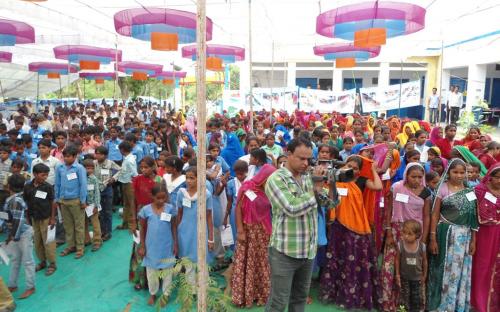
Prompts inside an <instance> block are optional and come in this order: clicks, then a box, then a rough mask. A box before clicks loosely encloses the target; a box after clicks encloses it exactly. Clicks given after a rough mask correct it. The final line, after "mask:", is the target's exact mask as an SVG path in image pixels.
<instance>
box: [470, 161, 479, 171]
mask: <svg viewBox="0 0 500 312" xmlns="http://www.w3.org/2000/svg"><path fill="white" fill-rule="evenodd" d="M469 165H471V167H474V168H477V169H479V171H481V164H480V163H478V162H477V161H471V162H470V163H469Z"/></svg>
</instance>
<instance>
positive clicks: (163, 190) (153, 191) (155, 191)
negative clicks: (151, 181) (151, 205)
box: [151, 183, 169, 202]
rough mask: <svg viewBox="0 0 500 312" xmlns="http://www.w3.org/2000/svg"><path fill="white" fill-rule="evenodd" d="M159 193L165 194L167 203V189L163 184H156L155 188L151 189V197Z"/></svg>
mask: <svg viewBox="0 0 500 312" xmlns="http://www.w3.org/2000/svg"><path fill="white" fill-rule="evenodd" d="M159 193H165V194H167V202H168V201H169V200H168V198H169V196H168V191H167V188H166V187H165V184H163V183H156V184H155V186H153V188H152V189H151V195H153V196H156V195H158V194H159Z"/></svg>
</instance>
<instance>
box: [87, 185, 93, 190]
mask: <svg viewBox="0 0 500 312" xmlns="http://www.w3.org/2000/svg"><path fill="white" fill-rule="evenodd" d="M94 187H95V185H94V184H88V185H87V191H93V190H94V189H95V188H94Z"/></svg>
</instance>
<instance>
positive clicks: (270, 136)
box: [266, 132, 274, 141]
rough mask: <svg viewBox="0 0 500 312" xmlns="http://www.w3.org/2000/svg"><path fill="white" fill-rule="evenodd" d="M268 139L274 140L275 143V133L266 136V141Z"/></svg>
mask: <svg viewBox="0 0 500 312" xmlns="http://www.w3.org/2000/svg"><path fill="white" fill-rule="evenodd" d="M267 139H273V141H274V133H271V132H270V133H268V134H266V140H267Z"/></svg>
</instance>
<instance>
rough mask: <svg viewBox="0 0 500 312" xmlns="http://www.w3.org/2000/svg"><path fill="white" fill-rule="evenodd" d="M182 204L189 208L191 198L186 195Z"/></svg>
mask: <svg viewBox="0 0 500 312" xmlns="http://www.w3.org/2000/svg"><path fill="white" fill-rule="evenodd" d="M182 206H183V207H187V208H191V201H190V200H189V198H186V197H184V198H183V199H182Z"/></svg>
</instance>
